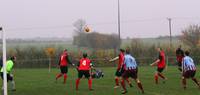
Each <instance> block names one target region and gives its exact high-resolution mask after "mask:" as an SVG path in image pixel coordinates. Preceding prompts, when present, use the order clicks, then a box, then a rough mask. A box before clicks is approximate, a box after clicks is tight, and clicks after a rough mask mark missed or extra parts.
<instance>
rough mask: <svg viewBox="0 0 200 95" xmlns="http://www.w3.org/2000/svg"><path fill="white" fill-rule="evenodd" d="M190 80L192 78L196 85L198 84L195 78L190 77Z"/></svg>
mask: <svg viewBox="0 0 200 95" xmlns="http://www.w3.org/2000/svg"><path fill="white" fill-rule="evenodd" d="M192 80H193V81H194V82H195V83H196V84H197V85H198V86H200V85H199V83H198V81H197V79H196V78H192Z"/></svg>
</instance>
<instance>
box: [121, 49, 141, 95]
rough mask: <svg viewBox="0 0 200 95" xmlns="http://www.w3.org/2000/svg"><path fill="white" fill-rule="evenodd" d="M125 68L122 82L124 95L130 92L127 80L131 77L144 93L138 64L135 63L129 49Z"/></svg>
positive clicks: (125, 59) (125, 58)
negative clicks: (138, 73) (126, 84)
mask: <svg viewBox="0 0 200 95" xmlns="http://www.w3.org/2000/svg"><path fill="white" fill-rule="evenodd" d="M124 66H125V67H124V69H125V71H124V72H123V74H122V81H121V85H122V88H123V91H122V94H125V93H127V92H128V91H127V89H126V86H125V80H126V79H127V78H129V77H131V78H133V79H134V80H135V81H136V83H137V85H138V87H139V88H140V90H141V91H142V93H144V90H143V87H142V84H141V82H140V80H139V78H138V75H137V63H136V61H135V58H134V57H132V56H131V55H130V51H129V49H126V55H125V57H124Z"/></svg>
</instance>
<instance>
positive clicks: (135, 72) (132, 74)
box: [130, 70, 144, 93]
mask: <svg viewBox="0 0 200 95" xmlns="http://www.w3.org/2000/svg"><path fill="white" fill-rule="evenodd" d="M130 76H131V78H133V79H134V80H135V82H136V83H137V86H138V88H139V89H140V90H141V91H142V93H144V89H143V86H142V83H141V82H140V80H139V78H138V75H137V70H131V75H130Z"/></svg>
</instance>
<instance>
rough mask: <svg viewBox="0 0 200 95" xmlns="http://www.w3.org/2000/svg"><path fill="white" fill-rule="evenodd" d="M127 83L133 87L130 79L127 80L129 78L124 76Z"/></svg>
mask: <svg viewBox="0 0 200 95" xmlns="http://www.w3.org/2000/svg"><path fill="white" fill-rule="evenodd" d="M126 81H127V83H128V84H129V86H130V87H133V85H132V84H131V81H130V80H129V78H126Z"/></svg>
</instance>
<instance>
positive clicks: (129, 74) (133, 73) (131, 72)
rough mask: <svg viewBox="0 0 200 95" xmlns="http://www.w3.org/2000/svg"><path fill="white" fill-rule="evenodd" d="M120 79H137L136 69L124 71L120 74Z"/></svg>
mask: <svg viewBox="0 0 200 95" xmlns="http://www.w3.org/2000/svg"><path fill="white" fill-rule="evenodd" d="M122 77H123V78H125V79H126V78H129V77H131V78H133V79H137V69H128V70H125V71H124V72H123V74H122Z"/></svg>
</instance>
